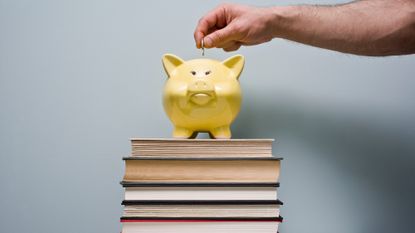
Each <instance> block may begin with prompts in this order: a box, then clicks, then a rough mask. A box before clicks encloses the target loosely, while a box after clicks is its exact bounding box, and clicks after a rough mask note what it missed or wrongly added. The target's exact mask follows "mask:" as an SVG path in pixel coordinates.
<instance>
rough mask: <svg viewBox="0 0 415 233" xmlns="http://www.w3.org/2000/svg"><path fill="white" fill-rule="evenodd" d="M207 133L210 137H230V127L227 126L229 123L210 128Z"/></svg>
mask: <svg viewBox="0 0 415 233" xmlns="http://www.w3.org/2000/svg"><path fill="white" fill-rule="evenodd" d="M209 135H210V137H211V138H217V139H230V138H231V129H230V128H229V125H225V126H221V127H217V128H214V129H212V130H211V131H210V134H209Z"/></svg>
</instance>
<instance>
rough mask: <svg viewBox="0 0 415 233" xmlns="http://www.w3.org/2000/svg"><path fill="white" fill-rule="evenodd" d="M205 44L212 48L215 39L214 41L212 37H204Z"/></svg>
mask: <svg viewBox="0 0 415 233" xmlns="http://www.w3.org/2000/svg"><path fill="white" fill-rule="evenodd" d="M203 45H204V46H205V47H206V48H212V46H213V41H212V39H211V38H210V37H205V38H203Z"/></svg>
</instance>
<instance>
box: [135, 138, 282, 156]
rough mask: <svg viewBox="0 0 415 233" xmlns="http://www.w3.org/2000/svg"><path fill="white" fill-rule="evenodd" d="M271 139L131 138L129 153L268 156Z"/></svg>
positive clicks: (137, 154)
mask: <svg viewBox="0 0 415 233" xmlns="http://www.w3.org/2000/svg"><path fill="white" fill-rule="evenodd" d="M273 141H274V139H171V138H132V139H131V147H132V152H131V156H132V157H135V156H139V157H147V156H148V157H158V156H169V157H271V156H272V143H273Z"/></svg>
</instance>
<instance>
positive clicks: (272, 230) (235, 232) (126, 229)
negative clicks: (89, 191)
mask: <svg viewBox="0 0 415 233" xmlns="http://www.w3.org/2000/svg"><path fill="white" fill-rule="evenodd" d="M281 221H282V217H278V218H257V219H241V218H239V219H238V218H234V219H232V218H228V219H225V218H223V219H217V218H216V219H200V218H199V219H197V218H188V219H186V218H176V219H151V218H122V219H121V223H122V232H123V233H149V232H151V233H173V232H174V233H176V232H180V233H194V232H198V233H276V232H278V225H279V223H280V222H281Z"/></svg>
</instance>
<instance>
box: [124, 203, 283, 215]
mask: <svg viewBox="0 0 415 233" xmlns="http://www.w3.org/2000/svg"><path fill="white" fill-rule="evenodd" d="M122 205H124V212H123V217H144V218H145V217H147V218H263V217H264V218H278V217H279V209H280V205H282V202H281V201H279V200H272V201H260V200H242V201H231V200H222V201H189V200H184V201H172V200H168V201H149V200H133V201H127V200H124V201H123V202H122Z"/></svg>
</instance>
